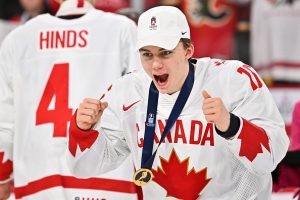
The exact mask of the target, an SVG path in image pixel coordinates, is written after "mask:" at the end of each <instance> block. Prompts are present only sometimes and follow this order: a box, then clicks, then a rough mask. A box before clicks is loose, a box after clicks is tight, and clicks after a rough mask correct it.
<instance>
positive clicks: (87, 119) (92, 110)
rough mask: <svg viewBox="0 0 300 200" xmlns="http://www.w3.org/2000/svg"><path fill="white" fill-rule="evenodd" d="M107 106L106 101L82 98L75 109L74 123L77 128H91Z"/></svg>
mask: <svg viewBox="0 0 300 200" xmlns="http://www.w3.org/2000/svg"><path fill="white" fill-rule="evenodd" d="M107 106H108V103H107V102H101V101H99V100H98V99H90V98H86V99H84V100H83V102H82V103H80V105H79V108H78V110H77V115H76V124H77V126H78V128H80V129H81V130H89V129H91V128H92V126H94V125H95V124H96V123H97V122H98V121H99V120H100V118H101V116H102V114H103V111H104V110H105V109H106V108H107Z"/></svg>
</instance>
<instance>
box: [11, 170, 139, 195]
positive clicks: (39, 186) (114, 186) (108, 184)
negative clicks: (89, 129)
mask: <svg viewBox="0 0 300 200" xmlns="http://www.w3.org/2000/svg"><path fill="white" fill-rule="evenodd" d="M54 187H63V188H69V189H91V190H105V191H111V192H122V193H128V194H135V193H136V187H135V184H134V183H132V182H130V181H123V180H113V179H105V178H88V179H79V178H75V177H72V176H62V175H52V176H48V177H44V178H41V179H38V180H35V181H32V182H30V183H28V184H26V185H25V186H22V187H15V190H14V192H15V196H16V199H22V198H24V197H26V196H29V195H32V194H35V193H38V192H41V191H43V190H47V189H50V188H54Z"/></svg>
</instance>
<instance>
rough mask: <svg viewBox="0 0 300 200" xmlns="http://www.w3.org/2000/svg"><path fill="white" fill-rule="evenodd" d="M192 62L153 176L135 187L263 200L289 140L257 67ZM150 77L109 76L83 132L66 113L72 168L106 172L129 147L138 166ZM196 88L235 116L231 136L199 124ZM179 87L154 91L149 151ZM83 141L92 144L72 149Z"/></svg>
mask: <svg viewBox="0 0 300 200" xmlns="http://www.w3.org/2000/svg"><path fill="white" fill-rule="evenodd" d="M195 68H196V70H195V82H194V86H193V89H192V91H191V94H190V97H189V98H188V100H187V102H186V104H185V107H184V108H183V111H182V112H181V114H180V116H179V118H178V119H177V121H176V122H175V124H174V126H173V127H172V129H171V130H170V132H169V135H168V136H167V137H166V138H165V141H164V142H163V143H162V144H161V145H160V147H159V149H158V152H157V154H156V157H155V160H154V163H153V166H152V173H153V175H154V179H153V181H152V182H150V183H148V185H146V186H143V187H142V189H143V194H144V199H146V200H150V199H205V200H244V199H245V200H249V199H253V200H254V199H256V200H268V199H270V196H271V187H272V180H271V173H270V172H271V171H272V170H274V169H275V167H276V165H277V164H278V163H279V162H280V160H281V159H282V158H283V157H284V155H285V154H286V151H287V149H288V145H289V141H288V137H287V135H286V132H285V129H284V122H283V120H282V118H281V116H280V114H279V111H278V109H277V107H276V105H275V103H274V101H273V99H272V96H271V94H270V92H269V91H268V89H267V87H266V86H265V84H264V83H263V82H262V81H261V79H260V78H259V77H258V75H257V74H256V72H255V71H254V70H253V69H252V68H251V67H249V66H248V65H245V64H243V63H242V62H239V61H221V60H216V59H210V58H202V59H199V60H198V61H197V64H196V65H195ZM150 82H151V80H150V78H149V77H147V75H146V74H145V72H137V73H132V74H130V75H128V76H125V77H122V78H121V79H119V80H118V81H117V82H115V83H114V84H113V85H112V87H111V89H110V91H109V92H108V93H107V94H106V95H105V97H104V100H105V101H107V102H108V105H109V107H108V108H107V109H106V110H105V111H104V114H103V116H102V118H101V121H100V122H99V123H98V124H96V125H95V130H93V131H90V133H87V132H83V131H80V130H79V129H78V128H77V126H76V122H75V119H74V118H73V119H72V121H71V128H70V134H71V135H70V138H71V137H74V138H77V139H75V140H70V142H69V151H70V153H69V154H68V155H67V160H68V164H69V166H70V169H71V170H72V172H73V173H75V174H76V175H78V176H82V177H88V176H91V175H94V174H100V173H103V172H106V171H107V170H109V169H111V168H115V167H116V166H118V165H119V164H120V162H122V160H124V159H126V157H127V156H128V154H129V152H131V153H132V154H133V158H134V163H135V167H136V169H140V167H141V157H142V150H143V142H144V131H145V120H146V113H147V102H148V90H149V89H148V88H149V86H150ZM203 90H207V91H208V93H209V94H210V95H211V96H213V97H220V98H222V100H223V102H224V104H225V106H226V108H227V109H228V111H229V112H232V113H233V114H235V115H236V116H238V117H239V119H240V122H241V125H240V129H239V131H238V132H237V134H236V135H235V136H234V137H233V138H231V139H228V140H227V139H225V138H223V137H221V136H220V135H218V134H217V133H216V130H215V127H214V125H213V124H212V123H207V122H206V120H205V117H204V115H203V112H202V104H203V97H202V91H203ZM178 93H179V92H177V93H174V94H172V95H168V94H159V100H158V108H157V121H156V127H155V137H154V147H153V151H154V150H155V149H156V147H157V145H158V141H159V139H160V137H161V134H162V132H163V129H164V126H165V125H166V120H167V119H168V116H169V114H170V112H171V109H172V107H173V105H174V103H175V101H176V99H177V96H178ZM74 124H75V126H74ZM82 132H83V133H82ZM87 134H90V135H89V137H88V136H87ZM79 136H81V138H80V137H79ZM83 137H85V138H83ZM96 137H97V139H95V138H96ZM92 138H93V139H92ZM88 139H89V140H88ZM94 140H95V142H94V143H93V141H94ZM82 143H90V145H89V146H91V147H90V148H88V147H87V148H79V147H80V145H81V144H82ZM92 143H93V144H92Z"/></svg>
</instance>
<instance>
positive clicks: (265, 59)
mask: <svg viewBox="0 0 300 200" xmlns="http://www.w3.org/2000/svg"><path fill="white" fill-rule="evenodd" d="M299 13H300V2H299V1H294V2H293V3H292V4H291V3H288V1H281V0H274V1H269V0H254V1H253V2H252V7H251V40H250V41H251V59H252V65H253V67H254V68H256V69H257V71H258V72H259V73H260V75H261V76H262V77H266V78H272V79H273V80H275V81H290V82H300V57H299V54H300V45H298V44H299V43H300V38H299V32H300V23H299V20H300V14H299Z"/></svg>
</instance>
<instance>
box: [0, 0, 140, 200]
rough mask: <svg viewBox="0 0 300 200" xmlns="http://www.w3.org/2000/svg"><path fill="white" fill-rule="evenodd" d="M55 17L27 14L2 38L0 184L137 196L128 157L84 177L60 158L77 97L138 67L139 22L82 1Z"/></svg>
mask: <svg viewBox="0 0 300 200" xmlns="http://www.w3.org/2000/svg"><path fill="white" fill-rule="evenodd" d="M70 14H74V15H76V16H70ZM58 15H59V16H60V17H55V16H51V15H49V14H43V15H40V16H38V17H36V18H34V19H32V20H30V21H29V22H27V23H26V24H24V25H22V26H21V27H19V28H17V29H16V30H14V31H13V32H12V33H11V34H9V35H8V37H7V38H6V39H5V40H4V42H3V44H2V47H1V54H0V184H1V185H2V186H3V187H5V186H6V187H7V183H8V182H9V181H10V180H11V179H13V180H14V184H15V189H14V192H15V196H16V198H17V199H33V200H39V199H41V200H46V199H51V200H63V199H68V200H83V199H95V200H96V199H126V200H128V199H137V194H136V187H135V185H134V183H133V181H132V178H131V177H132V174H133V172H134V169H133V163H132V160H130V159H129V158H128V160H127V161H126V162H125V163H124V164H123V165H122V166H121V167H120V168H118V169H116V170H114V171H112V172H110V173H107V174H103V175H101V177H93V178H92V179H85V180H81V179H77V178H75V177H73V176H72V175H71V173H70V172H69V170H68V168H67V165H66V162H65V159H64V156H63V155H64V151H65V150H66V149H67V141H68V139H67V133H68V131H67V127H68V124H69V122H70V119H71V116H72V114H73V113H74V112H75V108H76V107H78V105H79V104H80V102H81V100H82V99H83V98H84V97H85V96H92V97H93V98H99V97H100V95H101V93H104V92H105V91H106V90H107V88H108V86H109V84H110V83H111V82H112V80H114V79H116V78H118V77H120V76H122V74H123V73H126V72H127V71H131V70H134V68H135V67H137V66H139V64H140V61H139V58H138V56H139V55H138V51H136V50H135V44H136V35H137V28H136V24H135V23H134V22H133V21H132V20H130V19H128V18H127V17H125V16H121V15H116V14H113V13H106V12H102V11H99V10H96V9H94V8H93V6H92V5H91V4H90V3H89V2H88V1H83V0H79V1H77V0H68V1H65V2H64V3H63V4H62V5H61V8H60V9H59V11H58ZM64 18H72V19H64ZM87 79H89V81H87ZM85 147H86V145H85V144H82V146H81V148H85ZM5 183H6V184H5ZM3 184H4V185H3ZM0 196H1V195H0ZM2 197H3V196H2ZM3 198H6V197H3ZM0 199H1V197H0Z"/></svg>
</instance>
